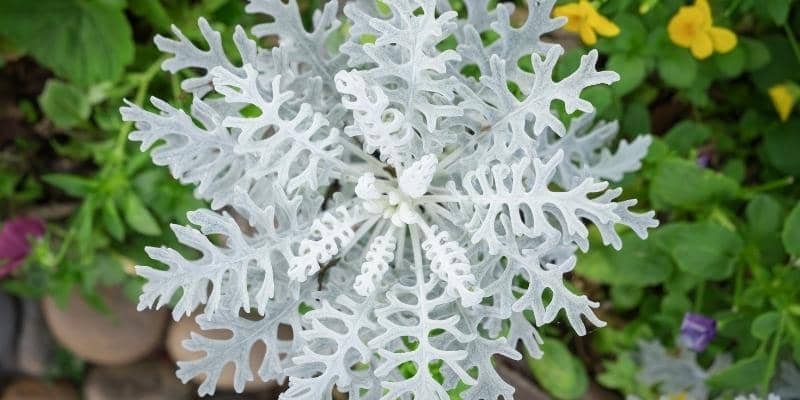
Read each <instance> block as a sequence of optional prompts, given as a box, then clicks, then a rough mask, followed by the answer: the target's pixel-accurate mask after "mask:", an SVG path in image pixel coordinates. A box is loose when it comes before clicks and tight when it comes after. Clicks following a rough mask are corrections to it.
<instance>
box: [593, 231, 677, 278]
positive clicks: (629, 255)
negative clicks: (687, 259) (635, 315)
mask: <svg viewBox="0 0 800 400" xmlns="http://www.w3.org/2000/svg"><path fill="white" fill-rule="evenodd" d="M621 237H622V243H623V246H622V250H620V251H611V252H609V253H608V260H609V262H610V264H611V266H612V271H611V272H612V275H611V276H610V277H608V278H609V280H608V282H609V283H613V284H615V285H630V286H637V287H642V286H649V285H654V284H658V283H662V282H664V281H665V280H666V279H667V278H669V276H670V274H671V273H672V268H673V267H672V262H671V261H670V256H669V253H664V252H663V251H662V250H661V249H660V248H658V247H657V246H656V244H655V243H654V242H651V241H648V240H642V239H639V237H638V236H636V234H634V233H633V232H625V233H624V234H622V235H621Z"/></svg>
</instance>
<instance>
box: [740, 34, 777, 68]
mask: <svg viewBox="0 0 800 400" xmlns="http://www.w3.org/2000/svg"><path fill="white" fill-rule="evenodd" d="M740 41H741V47H742V48H743V49H744V50H745V52H746V53H747V63H745V68H747V70H748V71H756V70H758V69H761V68H762V67H763V66H765V65H767V64H769V62H770V59H771V58H772V56H771V54H770V52H769V48H768V47H767V46H766V45H765V44H764V43H762V42H761V41H759V40H755V39H751V38H741V39H740Z"/></svg>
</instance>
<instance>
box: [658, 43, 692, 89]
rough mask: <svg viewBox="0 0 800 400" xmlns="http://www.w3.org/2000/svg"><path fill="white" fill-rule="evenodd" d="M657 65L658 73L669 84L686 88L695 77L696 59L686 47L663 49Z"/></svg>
mask: <svg viewBox="0 0 800 400" xmlns="http://www.w3.org/2000/svg"><path fill="white" fill-rule="evenodd" d="M657 65H658V75H659V76H661V79H663V80H664V82H665V83H666V84H667V85H669V86H673V87H676V88H681V89H683V88H688V87H690V86H692V83H693V82H694V80H695V77H697V61H696V60H695V59H694V58H692V55H691V54H689V50H687V49H683V48H680V47H675V46H672V47H668V48H666V49H664V51H663V52H662V54H661V57H660V58H659V60H658V63H657Z"/></svg>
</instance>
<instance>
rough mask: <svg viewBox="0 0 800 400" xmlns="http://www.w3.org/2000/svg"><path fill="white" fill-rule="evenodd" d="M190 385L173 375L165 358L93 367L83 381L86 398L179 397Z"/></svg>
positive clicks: (187, 393)
mask: <svg viewBox="0 0 800 400" xmlns="http://www.w3.org/2000/svg"><path fill="white" fill-rule="evenodd" d="M190 393H191V388H190V387H189V386H187V385H184V384H183V383H181V382H180V381H179V380H178V378H176V377H175V373H174V371H173V369H172V367H171V366H170V365H169V364H168V363H167V362H166V361H146V362H142V363H137V364H133V365H125V366H116V367H96V368H94V369H92V370H91V372H89V375H88V376H87V378H86V381H85V383H84V389H83V395H84V398H85V399H86V400H182V399H189V398H190Z"/></svg>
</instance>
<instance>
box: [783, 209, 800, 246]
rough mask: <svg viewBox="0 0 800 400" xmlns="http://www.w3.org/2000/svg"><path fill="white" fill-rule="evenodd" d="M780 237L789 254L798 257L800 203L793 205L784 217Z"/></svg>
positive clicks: (799, 244)
mask: <svg viewBox="0 0 800 400" xmlns="http://www.w3.org/2000/svg"><path fill="white" fill-rule="evenodd" d="M781 239H782V240H783V246H784V247H785V248H786V251H788V252H789V254H791V255H793V256H794V257H800V203H798V204H797V205H795V206H794V208H793V209H792V211H791V212H790V213H789V216H788V217H787V218H786V222H785V223H784V225H783V233H782V234H781Z"/></svg>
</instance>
